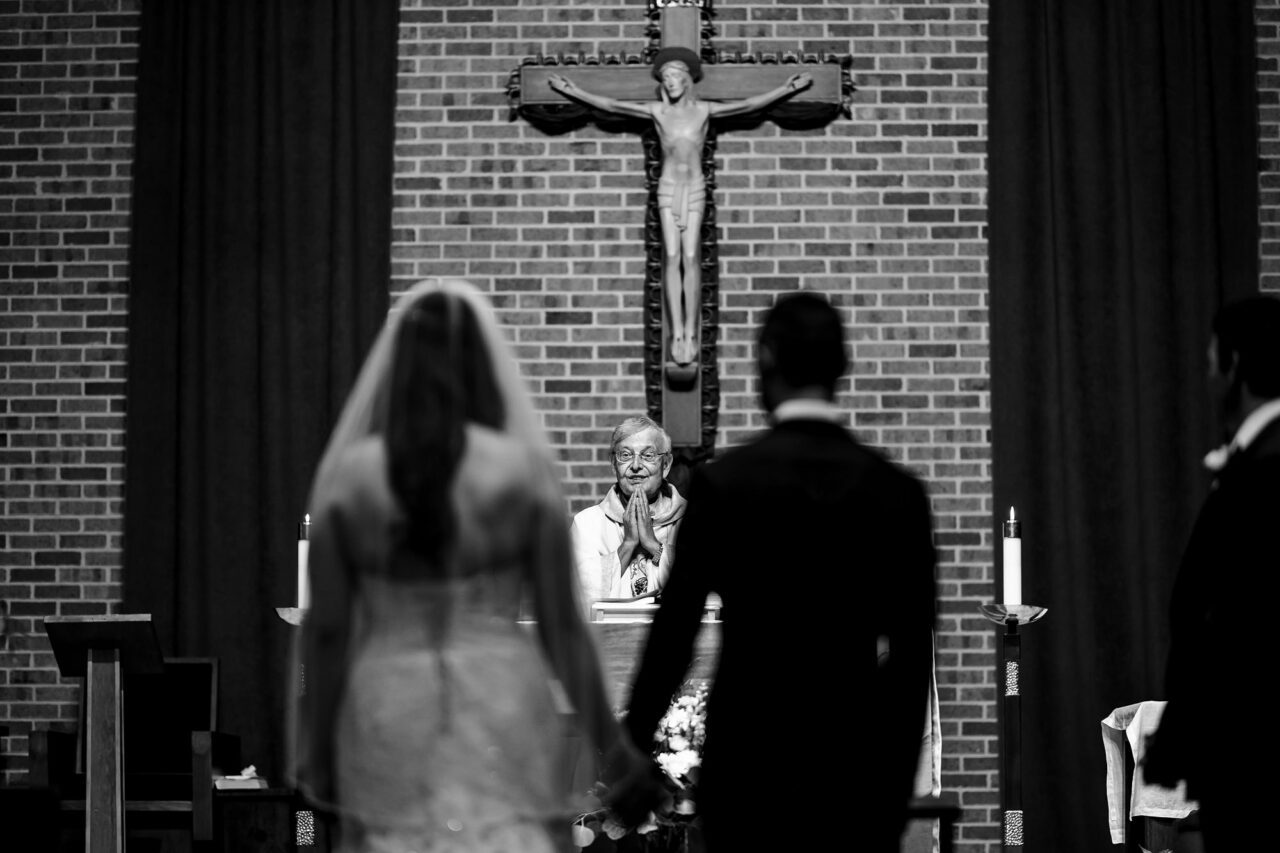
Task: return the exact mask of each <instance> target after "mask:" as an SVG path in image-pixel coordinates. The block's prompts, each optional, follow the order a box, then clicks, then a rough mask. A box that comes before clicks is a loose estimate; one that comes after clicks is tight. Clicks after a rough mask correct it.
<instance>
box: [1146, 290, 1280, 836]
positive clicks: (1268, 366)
mask: <svg viewBox="0 0 1280 853" xmlns="http://www.w3.org/2000/svg"><path fill="white" fill-rule="evenodd" d="M1209 373H1210V381H1211V382H1212V383H1213V386H1214V389H1213V390H1214V396H1215V397H1216V398H1217V399H1216V402H1217V403H1218V404H1219V405H1220V407H1221V409H1220V414H1221V416H1222V425H1223V437H1224V438H1225V439H1229V441H1228V443H1227V444H1225V445H1223V446H1222V447H1220V448H1218V449H1217V450H1214V451H1213V452H1211V453H1210V454H1209V455H1208V456H1206V457H1205V464H1206V465H1207V466H1208V467H1209V468H1211V469H1212V470H1214V471H1215V472H1216V477H1215V480H1214V483H1213V488H1212V490H1211V491H1210V492H1209V496H1208V497H1207V498H1206V499H1205V502H1204V505H1203V506H1202V507H1201V509H1200V514H1199V516H1198V517H1197V518H1196V523H1195V527H1194V528H1193V529H1192V531H1191V538H1190V540H1189V541H1188V543H1187V548H1186V551H1185V552H1184V553H1183V556H1182V565H1181V566H1180V567H1179V569H1178V577H1177V580H1176V581H1175V583H1174V587H1173V604H1172V607H1171V611H1170V635H1171V636H1170V639H1171V645H1170V649H1169V661H1168V668H1167V670H1166V673H1165V692H1166V699H1168V702H1169V704H1168V705H1167V706H1165V710H1164V715H1163V716H1162V717H1161V718H1160V727H1159V728H1158V729H1157V730H1156V733H1155V735H1154V736H1153V737H1152V739H1151V741H1150V743H1149V744H1148V746H1147V749H1146V755H1145V757H1144V760H1143V775H1144V776H1145V777H1146V780H1147V781H1148V782H1151V783H1154V784H1158V785H1163V786H1165V787H1168V788H1173V787H1175V786H1176V785H1177V783H1178V781H1179V780H1182V779H1185V780H1186V781H1187V797H1189V798H1191V799H1195V800H1199V801H1200V825H1201V829H1202V831H1203V834H1204V847H1205V851H1206V853H1237V851H1244V850H1255V849H1257V850H1261V849H1263V848H1265V847H1266V846H1267V845H1268V842H1266V838H1267V837H1269V833H1267V832H1266V829H1265V820H1259V818H1260V817H1261V816H1262V815H1264V814H1266V811H1265V809H1266V808H1267V807H1268V806H1269V805H1270V803H1271V800H1272V799H1273V796H1272V794H1271V791H1272V789H1273V788H1274V784H1275V783H1274V781H1273V779H1272V776H1273V773H1272V771H1273V769H1274V768H1275V766H1276V760H1277V746H1276V738H1275V737H1274V736H1273V735H1272V734H1270V726H1269V724H1268V720H1269V717H1270V712H1269V710H1268V708H1269V706H1267V705H1266V704H1263V705H1261V706H1259V711H1260V713H1261V715H1262V716H1261V717H1259V719H1258V720H1257V721H1256V723H1252V722H1251V723H1247V724H1246V725H1244V726H1239V725H1237V727H1236V728H1235V729H1234V730H1233V729H1230V728H1229V726H1231V724H1232V723H1233V722H1238V719H1239V716H1238V715H1239V714H1240V712H1241V711H1244V710H1245V708H1247V707H1249V706H1251V705H1252V704H1253V703H1254V702H1255V701H1256V700H1257V699H1258V698H1259V697H1260V696H1261V695H1262V691H1263V690H1265V686H1266V684H1267V682H1268V681H1269V680H1270V676H1269V673H1271V672H1274V670H1275V664H1274V658H1273V653H1272V650H1271V647H1270V645H1271V643H1272V642H1273V641H1274V633H1275V631H1274V628H1273V626H1272V625H1271V624H1270V620H1269V618H1268V617H1267V613H1268V612H1269V611H1270V609H1271V608H1274V607H1275V605H1276V596H1277V595H1278V594H1280V540H1277V525H1280V300H1277V299H1274V298H1271V297H1267V296H1254V297H1249V298H1247V299H1243V300H1240V301H1237V302H1233V303H1231V304H1228V305H1226V306H1224V307H1223V309H1222V310H1221V311H1220V312H1219V313H1218V316H1217V318H1216V319H1215V320H1214V323H1213V339H1212V341H1211V342H1210V345H1209Z"/></svg>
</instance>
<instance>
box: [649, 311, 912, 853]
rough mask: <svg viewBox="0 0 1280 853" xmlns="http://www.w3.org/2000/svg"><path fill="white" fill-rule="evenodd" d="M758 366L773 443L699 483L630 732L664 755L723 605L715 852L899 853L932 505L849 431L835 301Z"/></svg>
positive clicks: (714, 747) (775, 341) (710, 721)
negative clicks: (691, 671)
mask: <svg viewBox="0 0 1280 853" xmlns="http://www.w3.org/2000/svg"><path fill="white" fill-rule="evenodd" d="M757 352H758V360H759V365H758V366H759V370H760V382H761V389H762V395H763V401H764V406H765V409H766V410H767V411H768V412H769V413H770V417H771V420H772V423H773V429H772V430H771V431H770V432H768V433H767V434H766V435H764V436H763V437H762V438H760V439H759V440H757V441H756V442H754V443H752V444H749V445H747V446H745V447H741V448H737V449H735V450H732V451H730V452H728V453H726V454H725V455H724V456H723V458H721V459H719V460H717V461H714V462H711V463H708V464H707V465H704V466H703V467H702V468H700V469H698V470H697V472H696V473H695V474H694V476H693V480H692V484H691V486H690V493H689V508H688V510H687V512H686V514H685V518H684V521H683V522H682V524H681V528H680V552H679V554H678V556H677V559H676V561H675V563H674V564H673V565H672V567H671V575H670V578H669V579H668V582H667V587H666V592H665V593H664V594H663V597H662V604H661V607H660V608H659V610H658V613H657V615H656V617H655V619H654V622H653V627H652V629H651V632H650V634H649V640H648V644H647V646H646V648H645V652H644V658H643V661H642V663H641V665H640V669H639V672H638V674H637V676H636V680H635V684H634V685H633V687H632V691H631V703H630V709H629V712H628V714H627V728H628V730H629V732H630V735H631V738H632V740H633V741H634V742H635V744H636V746H637V747H639V748H640V750H641V751H648V750H650V749H651V748H652V746H653V735H654V730H655V728H656V726H657V724H658V720H659V719H660V718H661V716H662V715H663V713H664V712H665V711H666V709H667V707H668V705H669V703H670V701H671V697H672V695H673V693H674V692H675V690H676V689H677V688H678V687H679V686H680V682H681V680H682V679H683V678H684V674H685V670H686V668H687V666H688V664H689V660H690V656H691V651H692V647H693V641H694V638H695V636H696V634H697V632H698V628H699V623H700V621H701V619H702V613H703V603H704V601H705V599H706V597H707V595H708V594H709V593H711V592H717V593H719V594H720V596H721V598H722V599H723V601H724V611H723V612H724V628H723V634H722V649H721V653H720V660H719V662H718V665H717V670H716V675H715V682H714V685H713V687H712V690H711V695H710V700H709V703H708V711H707V721H706V733H707V734H706V743H705V748H704V754H703V760H702V775H701V778H700V780H699V784H698V791H697V803H698V809H699V811H700V812H701V814H702V816H703V829H704V833H705V836H706V842H707V849H708V850H709V851H711V853H726V851H738V850H789V849H798V848H804V849H814V850H825V849H836V848H837V847H840V848H845V847H847V845H848V843H849V841H848V839H849V833H850V832H853V833H854V835H855V837H858V838H859V839H861V841H862V843H861V848H860V849H864V850H872V851H875V853H880V851H897V850H898V841H899V838H900V836H901V834H902V830H903V827H904V825H905V823H906V807H907V803H908V801H909V800H910V798H911V794H912V781H913V777H914V776H915V772H916V766H917V759H918V756H919V753H920V732H921V730H922V729H923V728H924V721H925V718H924V713H925V710H926V707H927V705H926V703H927V700H928V691H929V679H930V673H931V663H930V660H931V649H932V640H931V630H932V628H933V623H934V581H933V568H934V549H933V539H932V522H931V517H930V508H929V499H928V497H927V496H926V495H925V492H924V489H923V488H921V485H920V483H919V482H917V481H916V479H915V478H914V477H912V476H911V475H909V474H907V473H906V472H905V471H903V470H901V469H899V468H898V467H896V466H894V465H893V464H891V463H889V462H888V461H886V460H885V459H883V458H882V457H881V456H880V455H879V454H877V453H875V452H874V451H872V450H870V449H869V448H867V447H865V446H863V445H862V444H860V443H859V442H858V441H857V440H856V439H854V437H853V436H852V435H850V434H849V432H848V431H846V430H845V429H844V428H843V427H842V426H841V425H840V420H841V419H842V413H841V410H840V409H838V408H837V407H836V405H835V403H834V399H835V389H836V383H837V381H838V380H839V379H840V377H841V376H842V375H843V374H844V372H845V370H846V368H847V367H848V361H847V358H846V355H845V342H844V329H843V327H842V325H841V322H840V317H839V314H838V313H837V312H836V310H835V309H834V308H833V307H832V306H831V305H830V304H829V303H828V302H827V301H826V300H825V299H823V298H821V297H819V296H816V295H814V294H811V293H798V294H794V295H791V296H787V297H782V298H780V299H779V300H778V302H777V303H776V304H775V305H774V307H773V309H772V310H771V311H770V312H769V315H768V317H767V318H766V320H765V323H764V327H763V329H762V330H761V332H760V337H759V345H758V349H757ZM833 591H837V592H838V593H843V595H839V594H836V595H833V594H832V592H833ZM878 653H883V657H880V658H878ZM837 695H843V696H847V697H850V698H849V699H840V700H838V701H837V700H836V699H835V698H834V697H835V696H837ZM823 780H825V781H823Z"/></svg>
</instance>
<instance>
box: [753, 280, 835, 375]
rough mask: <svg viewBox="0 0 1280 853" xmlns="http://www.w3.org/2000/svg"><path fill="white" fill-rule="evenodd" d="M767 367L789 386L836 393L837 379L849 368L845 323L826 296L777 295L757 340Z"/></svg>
mask: <svg viewBox="0 0 1280 853" xmlns="http://www.w3.org/2000/svg"><path fill="white" fill-rule="evenodd" d="M758 344H759V346H760V348H761V350H768V353H769V355H768V357H767V359H766V358H765V357H764V356H762V359H761V361H762V363H761V369H762V371H763V370H764V369H765V367H766V361H768V362H770V363H768V365H767V367H768V369H769V370H772V371H773V372H775V373H776V374H777V375H779V376H780V377H781V378H782V380H783V381H784V382H785V383H786V384H787V385H788V386H790V387H791V388H806V387H810V386H814V385H818V386H821V387H822V388H824V389H826V391H827V392H828V393H829V394H830V395H834V394H835V388H836V382H837V381H838V380H839V379H840V377H841V376H843V375H844V372H845V371H846V370H848V368H849V357H848V355H847V354H846V353H845V348H844V323H843V322H841V320H840V314H839V312H837V311H836V309H835V308H834V307H832V305H831V303H830V302H829V301H827V299H826V298H825V297H823V296H821V295H819V294H817V293H812V292H808V291H802V292H800V293H792V294H787V295H784V296H780V297H778V300H777V302H775V303H774V306H773V308H771V309H770V310H769V314H768V316H767V317H765V321H764V325H763V326H762V327H761V329H760V339H759V342H758Z"/></svg>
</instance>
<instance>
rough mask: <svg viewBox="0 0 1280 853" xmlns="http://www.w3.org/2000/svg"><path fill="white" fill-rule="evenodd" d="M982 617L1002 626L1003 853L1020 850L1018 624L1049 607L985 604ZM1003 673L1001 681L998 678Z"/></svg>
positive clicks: (1035, 617) (1038, 618) (1001, 756)
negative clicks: (1004, 852) (1002, 676)
mask: <svg viewBox="0 0 1280 853" xmlns="http://www.w3.org/2000/svg"><path fill="white" fill-rule="evenodd" d="M980 609H981V611H982V615H983V616H985V617H987V618H988V619H990V620H991V621H992V622H995V623H996V624H997V625H1004V632H1003V633H1002V634H1001V635H1000V662H999V669H998V670H997V673H996V675H997V678H996V681H997V683H1000V682H1001V681H1003V683H1004V702H1003V713H1002V715H1001V716H1002V717H1003V719H1004V726H1003V729H1002V737H1001V741H1000V798H1001V801H1002V804H1003V806H1004V809H1003V812H1004V814H1003V823H1004V845H1003V849H1005V850H1019V851H1020V850H1022V847H1023V842H1022V839H1023V829H1024V823H1023V815H1022V690H1021V664H1022V635H1021V634H1019V633H1018V626H1019V625H1030V624H1031V623H1032V622H1036V621H1039V620H1040V619H1041V618H1042V617H1043V616H1044V615H1045V614H1046V613H1048V612H1049V611H1048V608H1045V607H1038V606H1036V605H1034V604H984V605H982V606H981V607H980ZM1001 674H1003V675H1004V678H1003V679H1001V678H1000V677H999V676H1000V675H1001Z"/></svg>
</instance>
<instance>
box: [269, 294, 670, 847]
mask: <svg viewBox="0 0 1280 853" xmlns="http://www.w3.org/2000/svg"><path fill="white" fill-rule="evenodd" d="M310 511H311V517H312V521H313V527H312V543H311V549H310V558H309V572H310V576H311V593H312V599H311V600H312V604H311V609H310V610H309V612H308V613H307V616H306V619H305V621H304V623H303V626H302V630H301V631H300V640H299V644H298V654H299V657H300V660H299V662H300V663H301V664H302V665H303V667H304V669H303V672H304V678H303V681H304V682H305V686H304V687H303V690H302V692H301V694H300V695H297V696H295V698H294V701H293V702H292V703H291V707H292V709H293V713H292V715H291V717H292V720H291V727H290V728H291V737H290V740H291V744H292V745H293V746H294V747H295V748H296V753H297V754H296V756H295V757H294V759H293V761H292V762H291V766H292V770H293V774H294V778H295V781H296V783H297V784H298V786H299V788H300V789H301V790H302V791H303V792H304V793H305V794H306V795H307V796H308V797H309V798H310V799H312V800H313V801H314V802H315V803H317V804H318V805H320V806H321V807H323V808H327V809H331V810H332V811H334V812H336V813H337V815H338V816H339V819H340V821H341V835H342V838H341V844H340V845H339V848H340V849H341V850H343V851H352V852H353V853H354V852H355V851H359V853H375V852H376V853H384V851H385V853H392V851H394V853H409V851H415V853H428V851H433V853H446V851H494V852H495V853H496V851H503V850H509V851H529V852H530V853H538V851H552V850H559V849H564V848H565V847H566V846H567V838H568V831H569V824H570V818H569V817H568V816H567V815H568V813H569V809H570V805H569V803H568V800H567V794H568V791H567V790H566V788H567V786H566V784H565V779H566V775H567V772H568V769H569V768H567V767H566V766H565V760H564V759H565V755H564V752H565V750H564V744H565V742H566V739H565V736H564V730H563V722H562V719H563V718H562V716H561V715H560V714H559V713H558V712H557V708H556V704H555V702H554V699H553V691H552V688H551V686H550V684H551V681H552V679H553V678H555V679H558V680H559V682H560V684H561V685H562V686H563V688H564V690H565V693H566V694H567V696H568V698H569V701H570V702H571V703H572V705H573V707H574V709H575V712H576V718H577V721H578V723H579V724H580V725H581V726H582V727H583V729H584V730H585V733H586V735H587V737H588V738H589V741H590V742H591V743H592V744H594V746H595V748H596V749H597V751H598V752H599V753H602V754H603V755H604V759H605V761H604V766H605V773H606V778H607V779H609V780H612V781H613V783H614V784H613V787H612V791H613V799H614V806H615V808H617V809H618V810H619V811H620V812H621V813H622V814H624V815H626V814H630V815H631V816H633V817H635V818H637V819H638V818H639V817H640V816H641V815H643V814H644V813H645V812H647V810H648V808H650V807H651V806H652V805H653V803H654V802H655V801H656V800H657V799H658V798H659V797H660V796H661V794H660V783H659V782H657V775H656V773H655V772H654V771H653V769H652V768H653V765H652V762H650V761H649V760H648V759H647V758H645V757H643V756H642V755H641V754H640V753H639V752H638V751H637V750H636V749H635V747H633V746H632V745H631V743H630V742H629V741H628V740H627V738H626V735H625V734H624V733H623V732H622V730H621V728H620V727H619V725H618V723H617V721H616V720H615V718H614V716H613V713H612V711H611V709H610V707H609V703H608V701H607V699H606V696H605V691H604V687H603V682H602V678H601V674H600V666H599V662H598V659H597V657H596V651H595V647H594V645H593V643H592V640H591V637H590V635H589V633H588V632H587V629H586V626H585V624H584V623H583V621H582V617H581V611H580V609H579V604H578V601H577V594H576V592H575V589H574V586H573V574H572V571H573V563H572V559H571V554H570V549H569V540H568V530H567V528H566V519H565V513H564V504H563V501H562V498H561V495H560V493H559V488H558V484H557V478H556V475H555V473H554V469H553V465H552V456H551V451H550V449H549V448H548V446H547V442H546V439H545V436H544V435H543V432H542V429H541V428H540V426H539V425H538V421H537V418H536V416H535V414H534V412H533V409H532V406H531V403H530V400H529V398H528V395H527V392H526V391H525V390H524V387H523V385H522V382H521V380H520V378H519V375H518V373H517V369H516V365H515V361H514V360H513V358H512V356H511V355H510V354H509V353H508V352H507V348H506V346H505V344H504V342H503V340H502V338H501V335H500V332H499V330H498V328H497V324H496V322H495V320H494V318H493V315H492V311H491V309H490V308H489V306H488V304H487V302H486V301H485V300H484V299H483V297H482V296H481V295H480V294H479V292H478V291H476V290H475V289H474V288H473V287H472V286H471V285H469V284H467V283H466V282H462V281H456V280H443V281H435V280H430V281H426V282H422V283H420V284H418V285H417V286H415V287H414V288H412V289H411V290H410V291H409V292H408V293H406V294H405V295H404V296H403V297H401V298H400V299H399V300H398V302H397V304H396V307H395V308H394V309H393V310H392V312H391V315H390V316H389V319H388V321H387V324H386V326H385V327H384V329H383V331H382V333H381V335H380V336H379V338H378V339H377V341H376V342H375V343H374V346H373V348H372V350H371V351H370V353H369V356H368V358H367V360H366V362H365V365H364V367H363V369H362V370H361V373H360V376H359V378H358V379H357V381H356V385H355V388H354V390H353V391H352V392H351V395H350V397H349V398H348V400H347V403H346V406H345V407H344V409H343V411H342V414H341V416H340V418H339V421H338V424H337V426H336V427H335V429H334V431H333V435H332V436H331V438H330V440H329V444H328V447H327V449H326V450H325V453H324V456H323V458H322V459H321V461H320V465H319V468H318V470H317V473H316V476H315V480H314V483H313V486H312V491H311V498H310ZM523 600H531V601H532V606H533V610H534V615H535V617H536V621H537V635H536V638H535V637H534V636H533V635H531V634H530V633H529V632H527V631H525V630H524V627H523V626H521V625H520V624H518V621H517V619H518V615H519V612H520V608H521V602H522V601H523ZM295 671H296V670H295Z"/></svg>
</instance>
